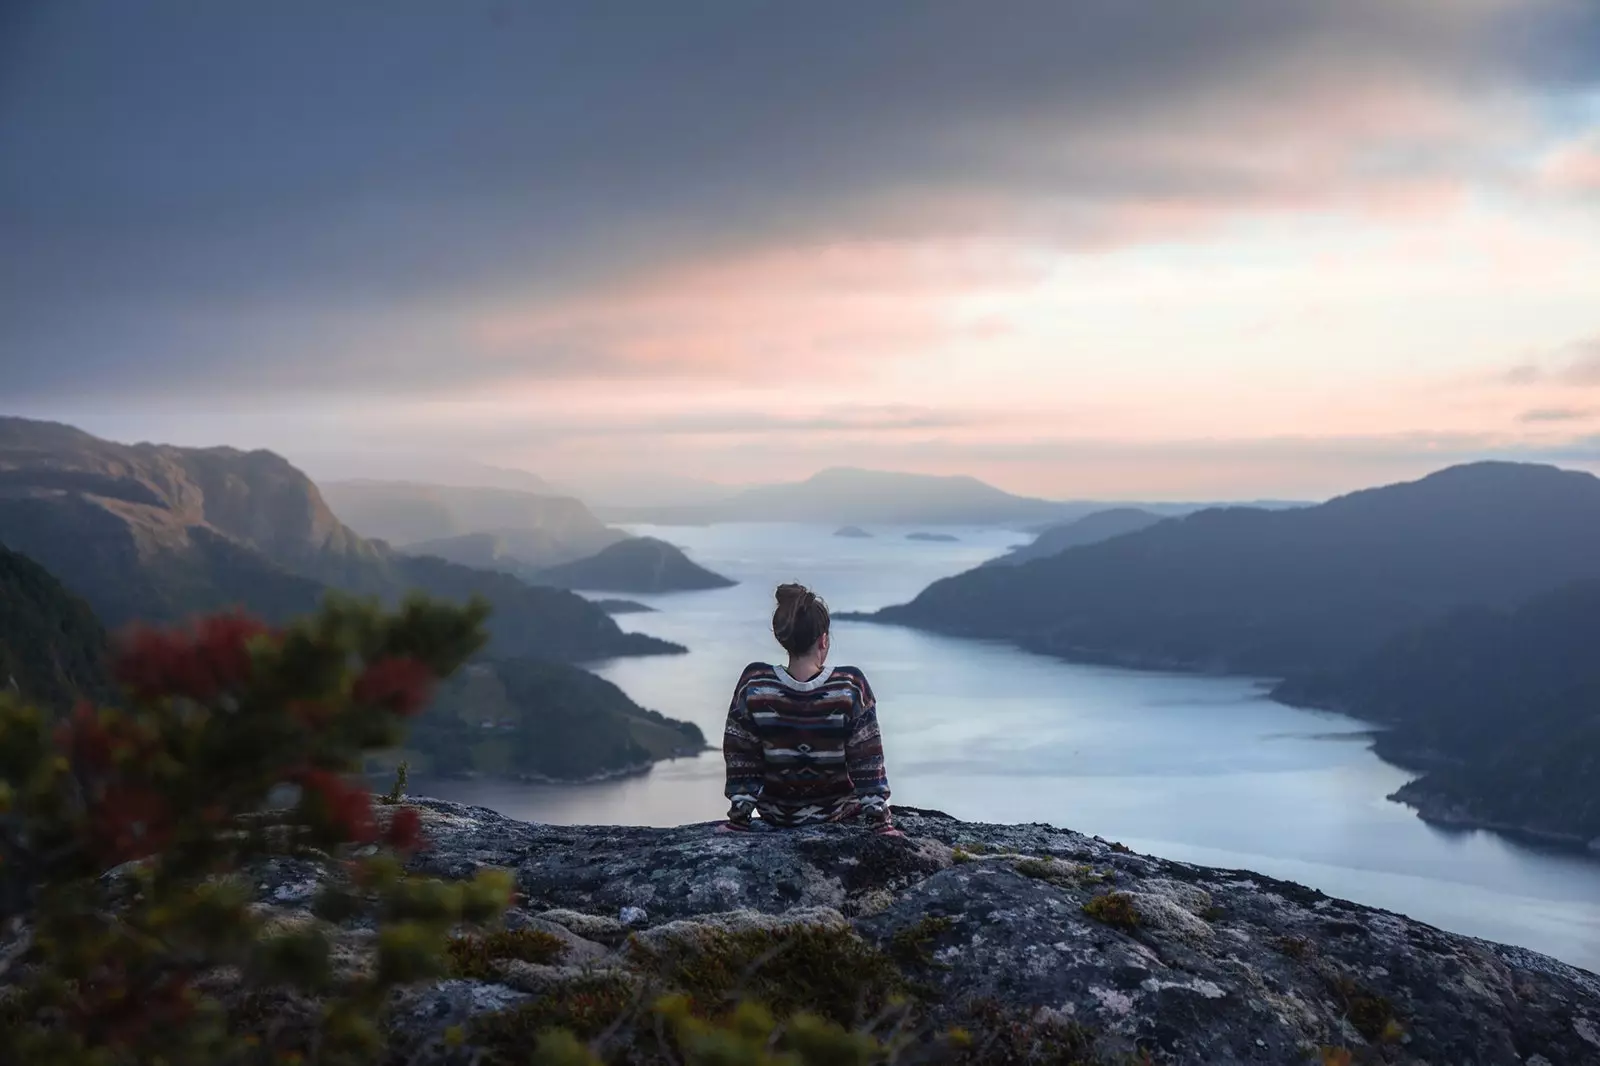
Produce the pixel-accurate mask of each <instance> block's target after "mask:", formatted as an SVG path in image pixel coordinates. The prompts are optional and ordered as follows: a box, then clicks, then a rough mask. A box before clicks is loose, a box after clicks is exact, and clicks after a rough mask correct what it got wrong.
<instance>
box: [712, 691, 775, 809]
mask: <svg viewBox="0 0 1600 1066" xmlns="http://www.w3.org/2000/svg"><path fill="white" fill-rule="evenodd" d="M722 761H723V763H724V764H725V765H726V767H727V784H726V785H725V787H724V788H723V795H725V796H727V797H728V805H729V806H728V822H729V824H731V825H733V826H736V827H739V828H743V827H746V826H748V825H749V824H750V816H751V815H753V814H754V813H755V809H756V801H757V800H759V799H760V798H761V787H762V784H763V783H764V781H765V779H766V769H767V767H766V756H765V754H764V753H763V751H762V748H761V738H759V737H757V736H756V733H755V729H754V728H753V727H752V725H751V721H750V708H749V707H748V706H746V704H745V679H744V678H743V677H741V678H740V679H739V687H738V688H736V689H734V692H733V701H732V702H731V703H730V704H729V705H728V723H727V725H726V726H725V727H724V728H723V730H722Z"/></svg>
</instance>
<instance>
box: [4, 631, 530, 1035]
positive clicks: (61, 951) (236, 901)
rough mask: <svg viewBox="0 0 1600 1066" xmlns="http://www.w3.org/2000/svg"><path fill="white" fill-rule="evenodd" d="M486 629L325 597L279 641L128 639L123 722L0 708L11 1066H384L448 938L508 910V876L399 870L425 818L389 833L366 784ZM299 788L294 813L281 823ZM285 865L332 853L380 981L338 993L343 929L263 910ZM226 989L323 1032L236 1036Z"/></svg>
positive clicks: (341, 902) (393, 816)
mask: <svg viewBox="0 0 1600 1066" xmlns="http://www.w3.org/2000/svg"><path fill="white" fill-rule="evenodd" d="M486 614H487V609H486V608H484V607H483V606H482V605H481V604H476V603H475V604H473V605H472V606H469V607H467V608H455V607H446V606H440V605H436V604H431V603H428V602H426V601H423V600H414V601H410V602H408V603H407V604H405V606H404V607H402V608H401V609H400V610H399V611H398V612H396V613H392V614H383V613H380V612H379V611H378V610H377V609H376V608H375V607H371V606H365V605H360V604H353V603H347V602H331V603H330V604H329V605H328V606H326V607H325V608H324V609H323V610H322V611H321V613H319V614H318V615H316V616H314V617H312V618H309V619H306V620H304V621H302V622H300V623H298V624H296V625H293V626H291V627H289V628H288V629H286V630H282V631H277V632H275V631H271V630H269V629H267V627H265V626H263V625H262V624H261V623H259V622H257V621H255V620H253V619H250V618H248V617H245V616H243V615H239V614H224V615H218V616H215V617H211V618H205V619H201V620H199V621H197V622H196V623H194V624H193V625H192V626H189V627H187V628H184V629H175V630H156V629H148V628H145V629H139V630H136V631H134V632H132V633H131V634H129V635H128V636H127V638H126V639H125V640H124V641H123V643H122V645H121V653H120V655H119V656H118V658H117V661H116V677H117V679H118V680H119V681H120V682H121V684H122V686H123V692H124V696H125V698H124V700H123V701H122V703H121V705H120V706H116V707H110V708H102V707H94V706H91V705H88V704H82V705H80V706H78V707H76V708H75V709H74V710H73V711H72V713H71V715H70V716H69V717H67V718H66V719H65V720H64V721H62V722H60V723H59V724H52V723H50V722H49V721H48V720H47V719H46V717H45V716H44V715H43V714H41V713H39V712H38V711H37V710H34V709H32V708H28V707H24V706H21V705H19V704H17V703H16V702H15V700H14V699H12V698H11V697H9V696H3V695H0V923H4V922H6V921H8V920H10V919H21V920H22V921H23V923H24V925H23V928H25V929H26V930H27V936H28V938H29V944H28V945H24V947H26V948H27V950H24V951H21V952H19V953H10V952H8V953H7V954H6V956H5V957H4V958H0V1062H6V1063H11V1062H18V1063H21V1062H29V1063H34V1062H37V1063H53V1064H58V1066H77V1064H83V1066H89V1064H91V1063H93V1064H95V1066H125V1064H126V1066H133V1064H136V1063H149V1062H157V1061H163V1062H167V1063H170V1064H172V1066H179V1064H186V1063H196V1064H198V1063H207V1064H209V1063H257V1062H260V1063H266V1062H273V1063H276V1062H279V1061H281V1058H280V1055H279V1052H284V1053H288V1052H291V1051H292V1052H294V1053H295V1054H300V1053H301V1052H302V1051H303V1049H304V1047H313V1048H315V1049H316V1052H315V1060H316V1061H318V1062H322V1063H346V1062H348V1063H356V1062H370V1061H372V1060H373V1059H374V1058H376V1057H377V1056H378V1055H379V1054H380V1053H381V1049H382V1040H383V1038H382V1033H381V1032H380V1031H379V1030H378V1029H377V1028H376V1023H375V1019H377V1018H378V1017H380V1016H381V1014H382V1009H383V1005H384V1003H385V1002H386V1001H387V1000H386V997H387V995H388V993H389V991H390V989H391V988H392V987H393V985H394V984H395V983H396V982H398V981H403V980H415V979H420V978H425V977H428V976H430V975H436V974H439V973H442V972H443V967H444V965H445V956H444V952H443V947H444V942H445V938H446V937H447V936H448V934H449V931H450V929H451V928H452V927H454V926H455V925H456V924H457V923H459V922H463V921H466V922H482V921H486V920H490V919H493V918H494V917H495V916H497V915H498V913H499V911H500V910H501V909H502V908H503V907H504V906H505V903H506V901H507V899H508V898H509V895H510V882H509V878H508V877H507V876H505V875H503V874H500V873H497V872H494V871H491V872H489V873H487V874H485V875H483V876H482V877H480V878H479V879H478V880H476V881H473V882H468V883H463V884H450V885H446V884H438V883H432V882H427V881H422V880H418V879H416V878H403V877H402V875H401V865H400V862H401V859H402V858H403V857H404V855H405V854H406V853H409V852H410V851H412V850H413V849H415V848H416V847H417V846H418V845H419V843H420V840H421V828H422V824H421V823H422V820H421V817H420V815H419V814H418V812H417V810H416V809H415V808H411V807H405V806H397V807H392V808H387V809H388V810H389V811H390V812H391V813H390V814H389V816H388V818H387V825H386V826H385V827H383V828H382V830H381V832H380V826H379V820H378V816H377V814H376V812H375V810H374V808H373V804H372V796H371V795H370V793H369V791H368V790H367V788H366V787H365V786H364V785H363V784H361V783H359V780H358V778H357V776H356V775H357V773H358V772H359V771H360V769H361V767H362V763H363V760H364V756H365V755H366V754H367V753H368V752H371V751H376V750H384V749H391V748H394V747H397V746H399V745H400V743H401V742H402V739H403V736H404V730H405V723H406V719H408V718H409V717H410V716H412V715H414V714H416V713H417V712H418V711H419V710H420V709H421V708H422V706H423V705H424V704H425V703H426V702H427V699H428V697H429V693H430V692H431V691H432V688H433V685H434V683H435V682H436V680H437V679H438V678H440V677H443V676H445V675H447V674H449V673H450V672H452V671H454V670H455V669H456V668H457V667H459V666H460V665H461V663H463V662H465V661H466V659H467V658H468V657H469V656H471V655H472V653H473V652H474V651H476V650H477V649H478V648H479V647H480V646H481V645H482V643H483V639H484V637H483V631H482V622H483V619H484V617H485V615H486ZM418 649H425V650H424V651H420V652H419V651H418ZM285 784H295V785H298V786H299V790H300V798H299V801H298V803H297V804H296V805H295V806H294V808H293V809H290V810H286V811H278V812H275V813H271V814H267V815H264V814H263V812H264V810H265V808H266V806H267V801H268V797H269V796H271V795H273V794H274V792H275V790H276V789H277V788H278V787H279V786H281V785H285ZM374 845H375V846H376V848H377V852H376V854H372V853H371V852H372V850H373V846H374ZM311 848H314V849H315V850H308V849H311ZM358 848H363V849H364V850H361V852H360V855H361V856H363V857H356V854H355V852H356V849H358ZM285 853H288V854H293V855H298V856H300V857H302V858H314V857H317V856H320V857H321V858H322V860H324V861H327V860H331V867H330V870H331V871H332V872H331V874H330V881H329V884H330V886H331V887H330V888H329V889H328V893H327V899H325V900H323V901H319V908H321V909H324V910H326V912H327V913H330V914H331V913H345V914H348V913H352V912H359V911H361V910H362V909H363V908H367V909H370V910H371V912H372V914H373V915H374V920H375V921H376V923H377V928H378V938H377V945H378V946H377V948H376V952H377V958H376V959H375V960H374V961H375V964H374V966H373V967H372V970H371V972H372V974H374V975H376V976H370V977H360V976H357V977H349V978H342V979H336V978H335V975H334V974H333V972H332V971H331V970H330V963H329V950H328V947H327V943H326V937H327V933H328V928H326V927H321V926H318V927H315V928H312V929H303V930H298V931H296V932H295V933H294V934H292V935H289V934H284V933H275V932H273V931H271V929H270V927H269V926H268V925H267V924H266V923H265V919H264V918H263V917H262V916H261V915H259V914H258V913H256V912H255V911H254V910H253V909H252V908H251V907H250V905H249V904H250V900H251V898H252V894H253V885H254V878H253V877H252V876H251V875H250V871H251V867H252V864H255V863H259V862H263V861H267V860H269V859H270V858H271V857H272V856H274V855H280V854H285ZM113 867H115V868H116V874H115V876H111V877H107V876H103V875H105V874H106V873H107V871H108V870H110V869H112V868H113ZM319 913H320V911H319ZM113 916H114V919H115V920H112V919H113ZM30 945H31V946H30ZM218 973H236V974H241V975H244V976H243V977H241V978H240V979H241V980H248V981H249V982H252V984H251V985H250V987H248V988H243V989H235V991H236V992H238V993H239V994H255V993H258V992H269V993H270V992H273V990H274V989H282V990H285V991H289V992H293V991H295V990H299V991H302V992H315V993H316V994H317V995H318V997H319V1000H320V1003H321V1011H320V1012H319V1014H318V1015H317V1020H315V1022H314V1024H316V1025H317V1026H318V1027H319V1032H318V1034H317V1037H316V1039H315V1040H314V1041H311V1042H310V1043H309V1044H306V1045H303V1046H300V1047H295V1048H278V1047H274V1046H273V1042H272V1039H270V1038H263V1035H262V1034H261V1033H260V1032H245V1031H242V1030H240V1029H239V1025H238V1024H235V1023H234V1022H231V1021H230V1020H229V1015H228V1013H227V1011H226V1010H225V1009H223V1008H224V1006H225V1004H224V1003H220V1002H218V1001H214V1000H212V999H209V998H208V994H207V993H202V992H201V991H200V990H199V989H201V988H202V987H207V986H206V985H205V982H203V981H202V980H201V979H202V978H207V979H208V980H212V981H214V980H215V975H216V974H218ZM341 981H342V983H341ZM213 994H214V990H213ZM239 1024H242V1023H239ZM272 1031H276V1030H275V1029H274V1030H272Z"/></svg>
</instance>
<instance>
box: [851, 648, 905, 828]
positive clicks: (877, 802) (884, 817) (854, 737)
mask: <svg viewBox="0 0 1600 1066" xmlns="http://www.w3.org/2000/svg"><path fill="white" fill-rule="evenodd" d="M856 681H857V686H856V706H855V711H854V715H853V719H852V721H851V727H850V739H849V740H848V741H846V742H845V749H844V760H845V768H846V769H847V770H848V771H849V773H850V783H851V784H852V785H853V786H855V790H856V800H857V802H859V803H860V804H861V814H862V816H863V817H864V818H865V819H867V821H869V822H877V823H878V824H879V826H880V827H881V828H884V829H887V828H889V827H891V826H893V824H894V821H893V818H892V816H891V815H890V813H889V776H888V774H887V772H886V771H885V769H884V765H883V736H882V734H881V733H879V731H878V701H877V699H876V697H874V696H873V694H872V686H871V685H869V684H867V676H866V675H865V674H861V673H858V674H857V675H856Z"/></svg>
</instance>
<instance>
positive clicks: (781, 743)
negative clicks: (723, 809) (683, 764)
mask: <svg viewBox="0 0 1600 1066" xmlns="http://www.w3.org/2000/svg"><path fill="white" fill-rule="evenodd" d="M722 754H723V759H724V760H725V761H726V762H727V766H728V785H727V789H726V792H727V796H728V801H729V803H730V804H731V807H730V809H729V811H728V819H729V821H732V822H735V823H745V822H748V821H749V820H750V816H751V815H752V814H753V813H754V812H756V811H760V812H761V817H762V820H763V821H766V822H768V823H770V824H772V825H776V826H795V825H807V824H810V823H814V822H832V821H837V820H839V819H841V818H849V817H853V816H855V815H857V814H860V815H861V816H862V817H863V818H865V819H866V820H868V821H870V822H875V823H879V824H882V825H888V824H889V820H890V818H889V780H888V778H887V777H886V776H885V775H884V769H883V740H882V738H881V737H880V736H879V734H878V712H877V706H876V704H875V702H874V700H873V697H872V688H871V686H869V685H868V684H867V678H866V675H864V674H862V672H861V671H860V670H857V669H856V668H855V667H853V666H835V667H825V668H824V669H823V671H822V672H821V673H820V674H818V675H817V676H816V677H815V678H813V679H811V680H810V681H796V680H795V679H794V678H792V677H790V676H789V673H788V671H786V670H784V668H783V667H781V666H769V665H768V664H766V663H751V664H750V665H749V666H747V667H745V668H744V673H743V674H742V675H740V677H739V686H738V688H736V689H735V690H734V693H733V702H732V704H731V705H730V706H729V707H728V725H727V728H726V730H724V732H723V737H722Z"/></svg>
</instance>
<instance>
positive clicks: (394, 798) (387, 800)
mask: <svg viewBox="0 0 1600 1066" xmlns="http://www.w3.org/2000/svg"><path fill="white" fill-rule="evenodd" d="M410 769H411V764H410V763H408V762H407V761H406V760H404V759H401V760H400V764H399V765H398V766H396V767H395V768H394V784H392V785H390V786H389V791H388V792H386V793H384V794H383V795H382V796H380V797H378V802H379V803H383V804H386V805H388V806H390V807H392V806H394V805H395V804H397V803H399V802H400V801H401V800H403V799H405V798H406V777H407V774H408V772H409V771H410Z"/></svg>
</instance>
